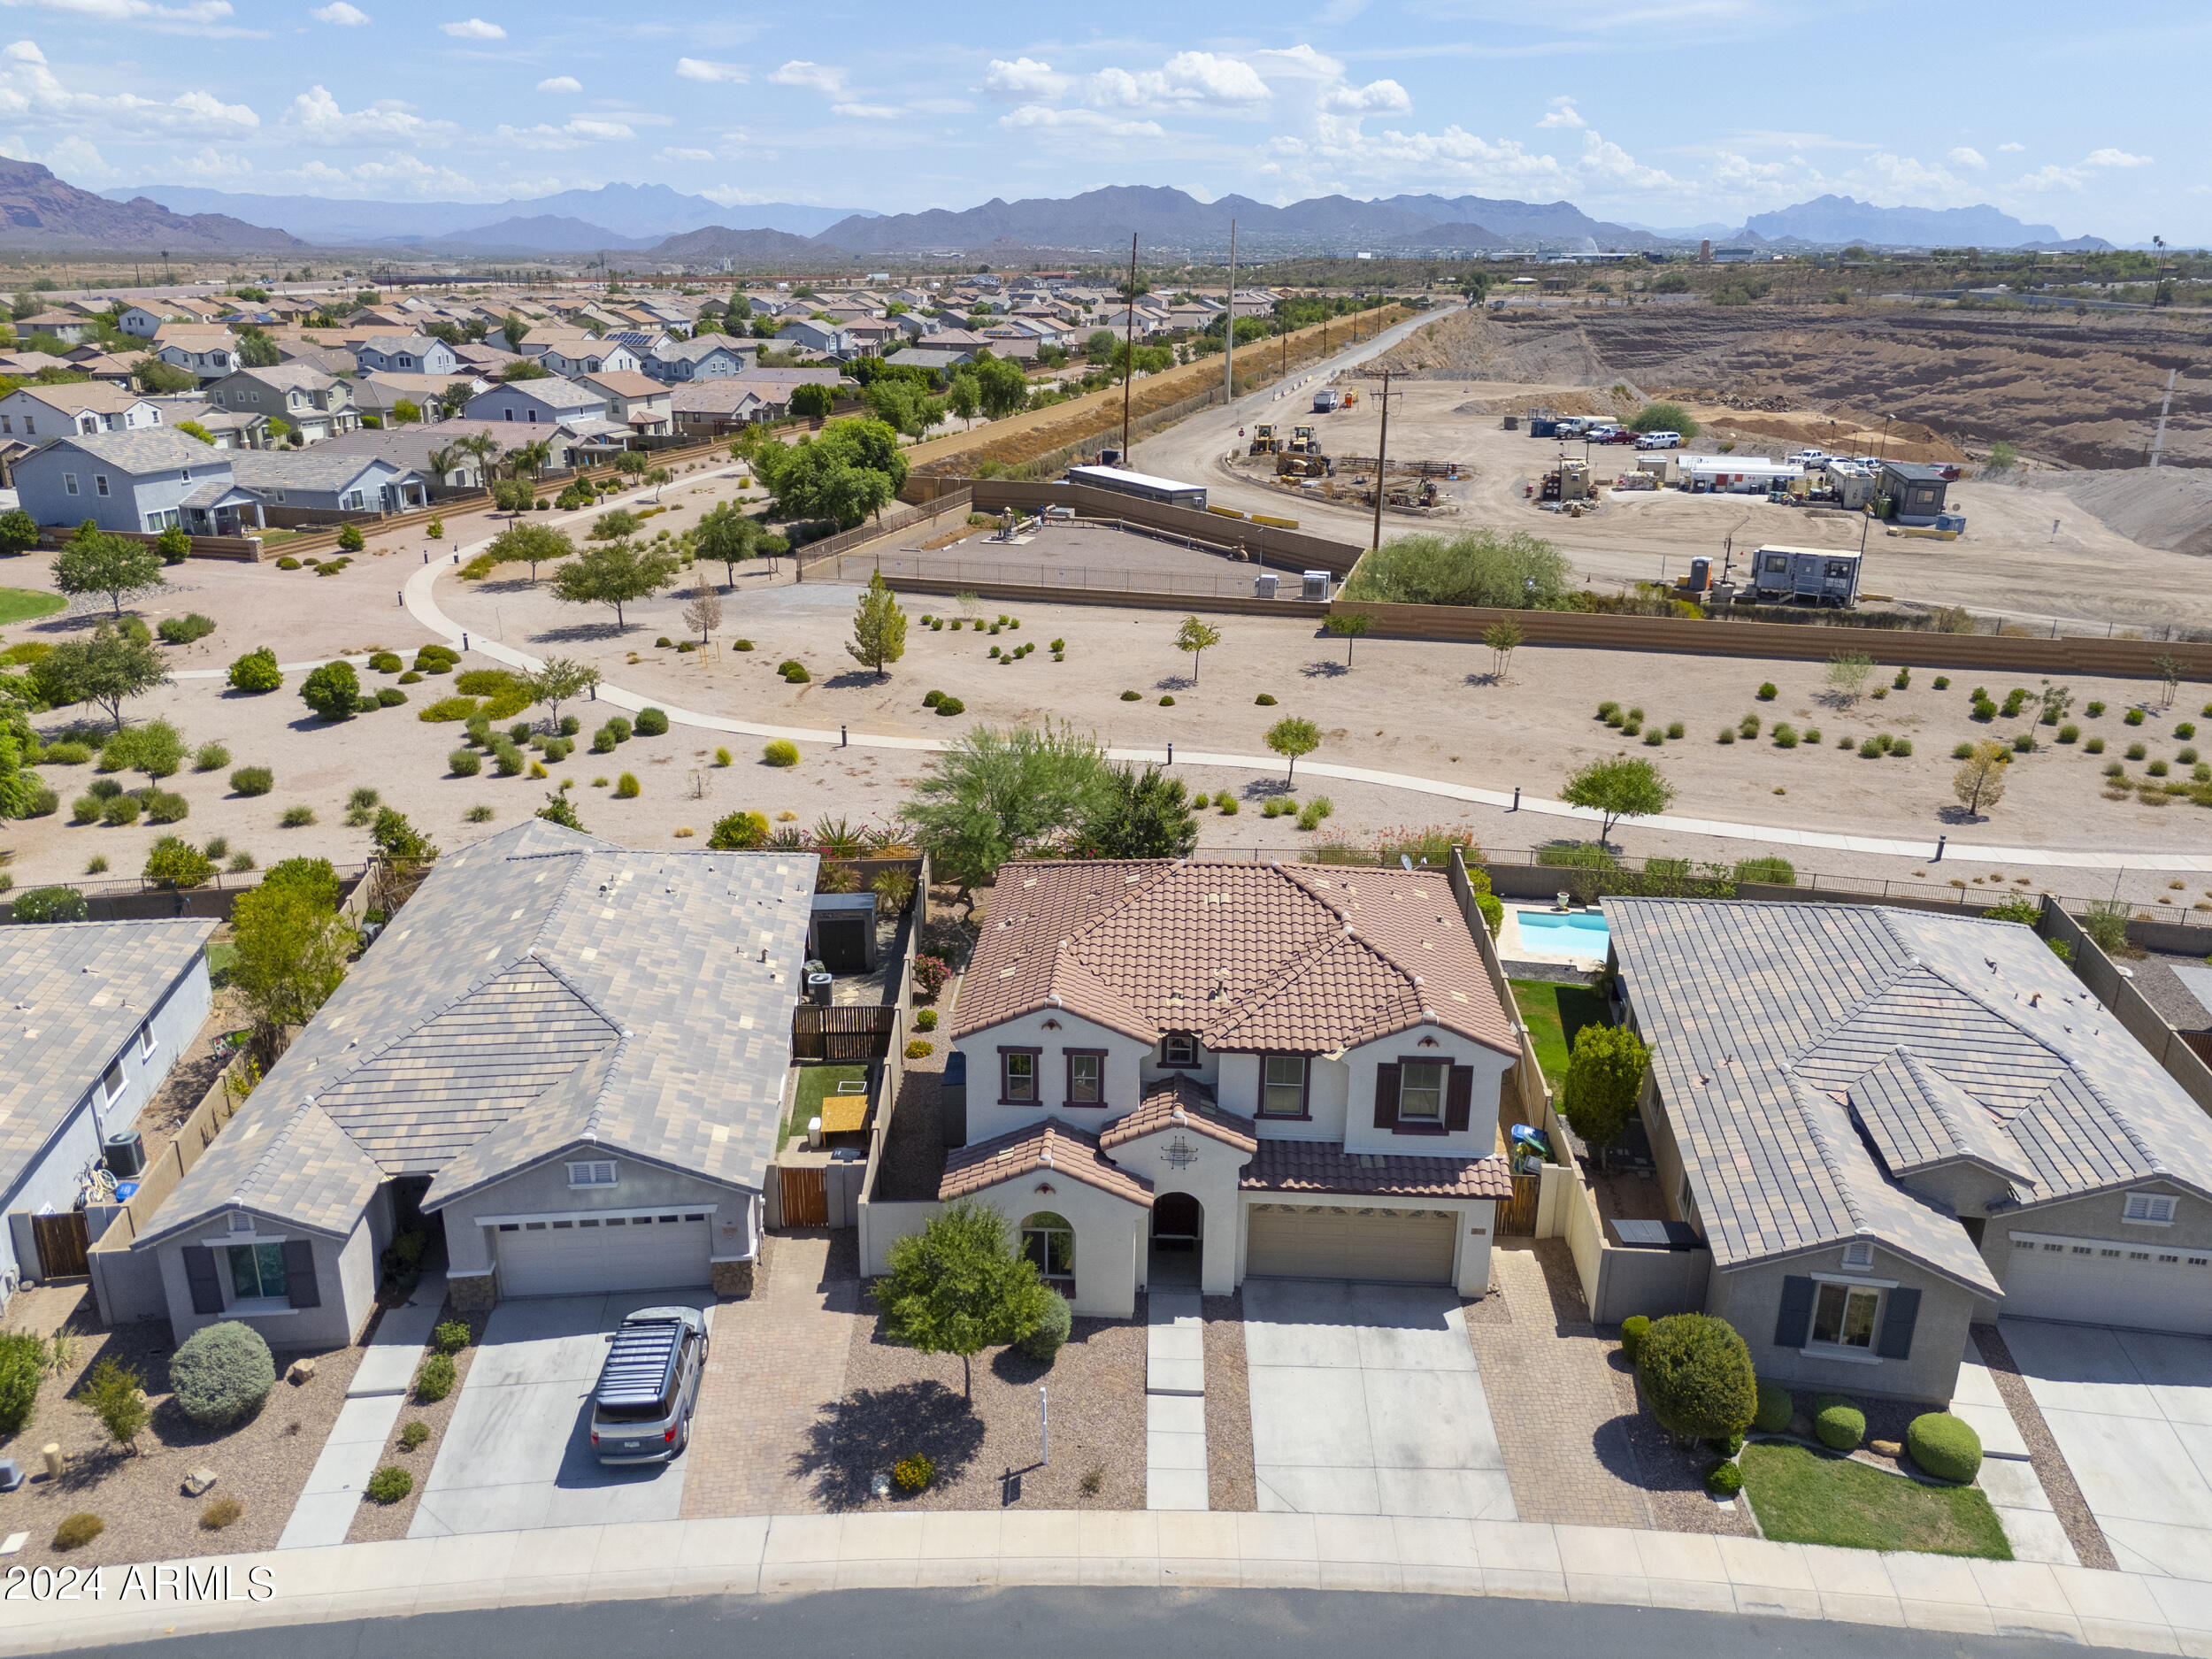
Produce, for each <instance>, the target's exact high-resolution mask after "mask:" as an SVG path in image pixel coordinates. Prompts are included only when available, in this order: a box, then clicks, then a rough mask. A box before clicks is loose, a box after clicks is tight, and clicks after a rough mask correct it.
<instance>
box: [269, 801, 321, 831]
mask: <svg viewBox="0 0 2212 1659" xmlns="http://www.w3.org/2000/svg"><path fill="white" fill-rule="evenodd" d="M314 821H315V809H314V808H313V807H311V806H288V807H286V808H285V809H284V810H283V811H282V812H281V813H280V814H279V815H278V817H277V827H278V828H279V829H305V828H306V827H307V826H309V825H311V824H312V823H313V822H314Z"/></svg>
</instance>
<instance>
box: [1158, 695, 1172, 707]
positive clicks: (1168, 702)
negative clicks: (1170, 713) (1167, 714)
mask: <svg viewBox="0 0 2212 1659" xmlns="http://www.w3.org/2000/svg"><path fill="white" fill-rule="evenodd" d="M1160 706H1161V707H1162V708H1163V709H1171V708H1173V707H1174V706H1175V699H1174V698H1172V697H1162V698H1161V699H1160Z"/></svg>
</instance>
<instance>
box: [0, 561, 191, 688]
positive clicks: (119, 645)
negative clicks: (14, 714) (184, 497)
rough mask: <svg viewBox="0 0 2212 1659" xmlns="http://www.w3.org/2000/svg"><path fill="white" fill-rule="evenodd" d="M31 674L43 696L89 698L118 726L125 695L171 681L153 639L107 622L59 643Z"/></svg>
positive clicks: (34, 665) (34, 686) (33, 667)
mask: <svg viewBox="0 0 2212 1659" xmlns="http://www.w3.org/2000/svg"><path fill="white" fill-rule="evenodd" d="M148 550H149V551H151V549H148ZM29 679H30V681H31V688H32V689H33V690H34V691H35V692H36V693H37V694H38V696H39V701H41V702H42V703H45V704H46V705H47V706H48V707H50V708H57V709H58V708H65V707H67V706H68V705H69V704H70V703H92V704H95V705H96V706H97V707H99V708H101V709H104V710H106V711H107V717H108V718H109V719H110V720H111V721H112V722H113V723H114V725H115V726H116V728H117V729H118V730H121V728H122V725H123V700H124V699H125V698H127V697H136V696H141V695H144V694H145V693H147V692H149V691H151V690H152V689H153V688H154V687H156V686H165V685H166V684H168V683H169V669H168V665H167V664H165V663H164V662H163V661H162V660H161V653H160V652H159V651H157V650H156V649H154V648H153V646H152V645H151V644H150V643H149V642H146V641H139V640H134V639H133V638H131V637H130V635H128V634H121V633H119V632H117V630H116V629H115V627H114V626H112V625H111V624H110V623H107V622H102V623H101V624H100V625H99V626H97V627H96V628H94V629H93V630H92V637H91V638H90V639H88V640H71V641H66V642H65V643H63V644H60V645H57V646H56V647H54V649H52V650H50V651H49V652H48V653H47V654H46V655H45V656H43V657H40V658H39V659H38V661H37V662H35V663H34V664H31V672H30V675H29Z"/></svg>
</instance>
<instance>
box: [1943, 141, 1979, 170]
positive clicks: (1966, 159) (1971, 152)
mask: <svg viewBox="0 0 2212 1659" xmlns="http://www.w3.org/2000/svg"><path fill="white" fill-rule="evenodd" d="M1944 159H1945V160H1946V161H1947V162H1949V163H1950V164H1951V165H1953V166H1954V167H1971V168H1973V169H1974V170H1975V171H1976V172H1977V173H1978V172H1980V171H1981V170H1982V169H1983V168H1984V167H1986V166H1987V165H1989V161H1988V158H1987V157H1985V156H1984V155H1983V154H1982V152H1981V151H1980V150H1976V149H1974V148H1972V147H1971V146H1970V145H1966V144H1961V145H1960V146H1959V147H1958V148H1957V149H1956V150H1953V151H1952V152H1951V153H1950V154H1949V155H1947V156H1946V157H1944Z"/></svg>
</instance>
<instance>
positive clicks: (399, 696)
mask: <svg viewBox="0 0 2212 1659" xmlns="http://www.w3.org/2000/svg"><path fill="white" fill-rule="evenodd" d="M406 701H407V694H406V693H405V692H403V691H402V690H401V689H400V688H399V687H397V686H379V687H377V688H376V706H377V707H378V708H380V709H396V708H397V707H399V705H400V704H401V703H404V702H406Z"/></svg>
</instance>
